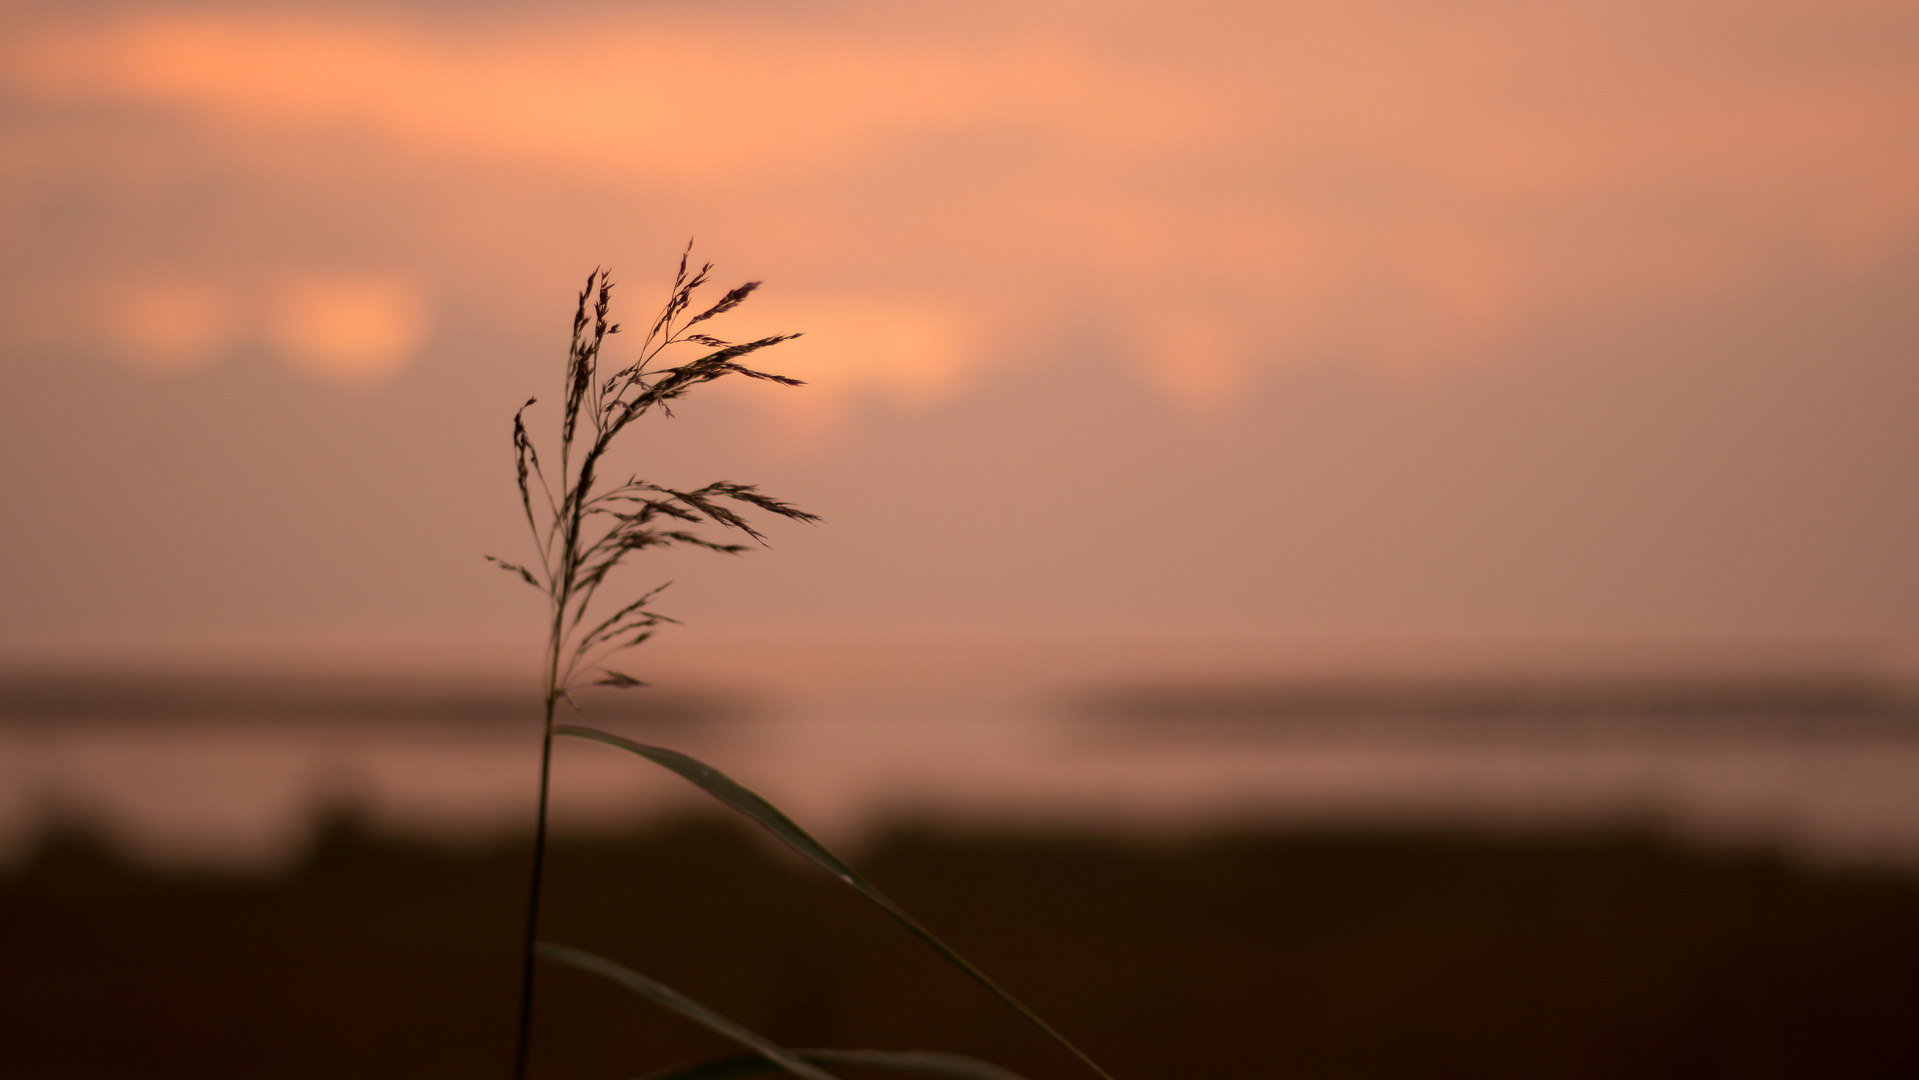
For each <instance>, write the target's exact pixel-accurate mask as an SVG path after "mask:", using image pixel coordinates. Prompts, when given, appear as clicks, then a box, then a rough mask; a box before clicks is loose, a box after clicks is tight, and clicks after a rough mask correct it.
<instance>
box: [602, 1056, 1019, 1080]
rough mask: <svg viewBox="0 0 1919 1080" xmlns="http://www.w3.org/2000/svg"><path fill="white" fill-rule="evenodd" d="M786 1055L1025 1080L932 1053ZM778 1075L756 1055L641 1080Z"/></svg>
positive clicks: (952, 1076)
mask: <svg viewBox="0 0 1919 1080" xmlns="http://www.w3.org/2000/svg"><path fill="white" fill-rule="evenodd" d="M788 1053H790V1054H792V1055H793V1056H794V1057H797V1058H801V1059H803V1060H806V1061H810V1062H813V1063H815V1064H819V1065H865V1066H871V1067H873V1068H878V1069H896V1070H898V1071H900V1072H914V1073H920V1074H922V1075H925V1076H943V1077H947V1078H948V1080H1025V1078H1024V1077H1022V1076H1020V1075H1019V1074H1018V1073H1016V1072H1012V1071H1011V1070H1008V1069H1002V1068H1000V1067H999V1066H997V1065H994V1064H991V1063H989V1062H985V1061H981V1060H979V1059H978V1058H970V1057H966V1056H965V1055H963V1054H946V1053H941V1052H938V1051H934V1050H789V1051H788ZM778 1071H779V1069H778V1068H777V1067H776V1066H774V1065H773V1063H772V1062H770V1061H768V1060H766V1059H765V1058H763V1057H761V1056H760V1055H758V1054H734V1055H731V1056H729V1057H723V1058H710V1059H708V1060H706V1061H696V1062H693V1063H692V1064H689V1065H675V1066H673V1067H671V1068H667V1069H661V1070H659V1071H657V1072H651V1073H648V1074H646V1075H645V1076H644V1077H641V1078H640V1080H735V1078H736V1077H742V1076H765V1075H767V1074H769V1073H774V1072H778Z"/></svg>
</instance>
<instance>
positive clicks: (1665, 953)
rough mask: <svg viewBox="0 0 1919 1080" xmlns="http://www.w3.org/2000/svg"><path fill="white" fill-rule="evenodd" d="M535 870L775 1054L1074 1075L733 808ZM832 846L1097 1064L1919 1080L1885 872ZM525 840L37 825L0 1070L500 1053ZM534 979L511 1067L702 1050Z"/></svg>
mask: <svg viewBox="0 0 1919 1080" xmlns="http://www.w3.org/2000/svg"><path fill="white" fill-rule="evenodd" d="M552 857H553V862H552V864H551V866H552V877H551V879H550V880H551V888H552V890H553V891H552V893H551V894H550V899H549V911H550V919H549V922H548V924H547V928H546V936H547V937H549V938H551V939H553V940H558V941H562V942H567V943H570V944H575V945H580V946H583V947H587V948H594V949H598V950H601V951H604V952H606V953H607V954H609V955H611V956H613V957H615V958H616V959H619V960H622V961H623V962H627V963H630V964H632V965H634V966H636V967H639V968H641V969H642V970H646V971H647V972H648V973H650V974H652V975H654V976H655V977H657V978H659V979H661V980H663V981H665V982H667V983H669V984H670V985H673V986H675V987H677V988H678V989H681V990H682V991H685V992H687V993H689V994H692V995H694V996H695V997H697V998H700V999H702V1000H704V1001H706V1002H707V1003H708V1004H711V1005H713V1006H715V1007H718V1008H721V1009H722V1010H725V1011H728V1012H730V1013H732V1014H733V1015H735V1017H736V1018H737V1019H739V1020H741V1021H742V1022H745V1023H747V1024H748V1025H749V1026H754V1027H757V1028H759V1029H760V1030H762V1031H764V1032H765V1033H766V1034H767V1035H769V1036H771V1037H773V1038H775V1039H778V1040H780V1041H783V1042H785V1043H787V1044H788V1045H840V1046H879V1047H894V1048H905V1047H940V1048H950V1049H954V1050H960V1051H965V1052H971V1053H975V1054H978V1055H980V1056H983V1057H987V1058H989V1059H995V1060H1000V1061H1002V1062H1004V1063H1005V1064H1007V1065H1008V1066H1010V1067H1013V1068H1016V1069H1019V1070H1021V1071H1022V1072H1025V1073H1026V1074H1027V1075H1029V1076H1031V1077H1032V1078H1033V1080H1042V1078H1048V1077H1060V1078H1065V1077H1072V1076H1076V1075H1078V1074H1076V1073H1075V1072H1074V1070H1073V1066H1072V1063H1071V1062H1070V1061H1066V1060H1062V1059H1061V1058H1060V1056H1059V1055H1058V1054H1057V1053H1055V1052H1054V1051H1052V1050H1050V1049H1049V1048H1048V1047H1047V1046H1046V1045H1045V1044H1044V1043H1043V1042H1042V1041H1040V1040H1038V1039H1036V1038H1035V1037H1033V1036H1032V1035H1031V1034H1030V1033H1029V1032H1028V1031H1027V1030H1026V1029H1025V1028H1023V1027H1022V1025H1021V1024H1020V1023H1019V1022H1018V1021H1017V1020H1016V1019H1014V1018H1012V1017H1010V1016H1008V1015H1005V1014H1003V1013H1002V1012H1001V1011H1000V1009H998V1008H997V1007H996V1006H995V1005H994V1003H992V1002H991V1001H990V1000H986V999H985V997H984V995H983V994H980V993H978V992H976V990H975V988H973V987H971V985H970V984H968V983H966V982H965V981H964V980H962V979H960V978H958V977H957V976H954V975H953V974H952V973H951V972H950V971H948V970H946V969H945V968H944V967H942V965H941V964H940V962H939V961H937V959H935V958H933V957H932V956H931V955H930V954H928V953H926V951H925V950H924V949H923V947H921V946H920V945H918V943H916V942H915V941H913V940H911V939H910V938H909V937H908V936H906V935H905V934H904V933H902V932H900V931H899V929H898V928H897V927H896V926H894V925H893V924H891V923H890V922H888V921H887V920H885V919H884V918H883V917H881V916H879V915H877V913H876V912H873V911H871V910H869V909H868V908H867V907H866V906H865V905H864V903H863V902H862V901H860V900H859V898H858V897H856V896H854V895H852V894H851V893H850V891H848V890H845V889H844V888H843V887H841V886H839V885H838V884H837V883H836V882H834V881H832V880H831V879H828V878H825V877H824V876H823V875H820V874H818V873H816V872H812V871H811V870H809V869H808V868H806V867H803V866H799V865H797V864H795V863H794V862H793V861H792V860H790V859H788V858H786V857H785V856H784V855H783V853H781V852H779V851H777V850H774V849H772V848H771V847H770V845H769V844H768V843H767V842H765V841H764V839H763V838H761V837H759V836H757V835H749V834H747V833H746V832H744V831H742V829H740V828H738V827H736V826H734V825H732V824H731V823H727V822H716V821H711V820H706V819H696V820H689V821H684V822H681V823H679V824H676V825H673V826H671V827H666V828H662V829H659V830H656V831H652V832H648V833H645V834H640V835H634V836H630V837H626V838H621V839H616V838H608V839H602V840H596V841H589V840H579V839H574V840H568V841H564V842H562V843H560V844H559V845H558V847H557V849H556V850H555V851H554V853H553V856H552ZM859 862H860V864H861V866H862V869H864V870H866V871H868V872H869V873H870V874H871V876H872V877H873V878H874V879H875V880H876V881H877V882H878V883H879V884H880V885H881V887H883V888H886V889H888V890H889V891H891V892H892V893H894V894H895V896H896V898H897V899H898V900H900V901H901V902H902V903H904V904H905V905H906V906H907V907H908V908H909V909H912V910H914V911H915V912H916V913H918V914H919V915H920V916H921V917H922V918H923V919H925V921H927V922H928V923H929V924H931V925H932V926H933V927H935V928H936V929H937V930H938V931H940V932H941V933H942V934H944V935H946V936H947V937H948V938H949V940H951V941H952V942H953V943H954V944H955V945H956V946H958V947H960V948H961V949H962V950H963V951H966V952H968V953H969V954H972V955H973V957H974V959H975V960H977V961H978V962H979V963H981V964H982V966H984V967H986V968H987V969H988V970H989V971H992V972H993V973H994V974H995V975H996V976H997V977H998V978H1000V979H1001V980H1002V981H1003V982H1005V983H1006V984H1007V985H1008V986H1010V987H1012V988H1013V989H1014V990H1015V991H1016V992H1018V993H1020V994H1022V996H1024V997H1026V998H1027V999H1028V1000H1029V1001H1030V1002H1031V1004H1033V1005H1034V1006H1035V1007H1037V1008H1039V1009H1040V1010H1041V1011H1042V1012H1043V1013H1045V1014H1046V1015H1048V1016H1049V1017H1050V1018H1051V1019H1052V1020H1053V1021H1054V1023H1055V1024H1057V1025H1058V1026H1059V1027H1060V1028H1061V1029H1062V1030H1064V1031H1066V1032H1067V1033H1068V1034H1069V1035H1070V1036H1072V1037H1073V1038H1074V1039H1075V1040H1076V1041H1078V1042H1080V1043H1081V1044H1082V1045H1083V1046H1085V1047H1086V1048H1087V1049H1088V1050H1089V1051H1090V1052H1092V1053H1093V1054H1094V1055H1095V1056H1096V1057H1098V1058H1099V1059H1101V1060H1102V1062H1103V1063H1104V1064H1106V1066H1107V1068H1108V1069H1109V1070H1111V1071H1112V1072H1113V1073H1114V1075H1116V1076H1120V1077H1124V1078H1128V1080H1152V1078H1165V1080H1173V1078H1175V1077H1194V1076H1288V1077H1292V1076H1298V1077H1335V1076H1337V1077H1375V1076H1378V1077H1385V1076H1395V1077H1403V1076H1408V1075H1417V1076H1422V1077H1435V1076H1440V1077H1448V1076H1458V1077H1468V1076H1471V1077H1478V1078H1498V1077H1507V1076H1511V1077H1541V1076H1573V1077H1635V1078H1640V1077H1665V1076H1671V1077H1687V1078H1707V1077H1718V1076H1725V1077H1734V1076H1738V1077H1751V1076H1807V1077H1811V1076H1847V1077H1875V1076H1886V1077H1892V1076H1910V1075H1919V1029H1916V1028H1915V1026H1914V1025H1913V1024H1912V1023H1911V1017H1912V1016H1914V1015H1919V878H1915V877H1914V876H1913V875H1910V874H1901V873H1897V872H1892V871H1844V872H1815V871H1813V870H1809V869H1807V868H1804V867H1800V866H1795V865H1793V864H1791V863H1788V862H1786V861H1784V860H1783V859H1780V858H1777V857H1773V856H1769V855H1762V854H1753V853H1747V854H1738V853H1732V854H1727V853H1710V854H1708V853H1701V852H1697V851H1692V850H1689V849H1685V848H1682V847H1680V846H1677V845H1675V844H1672V843H1669V842H1665V841H1661V840H1658V839H1654V838H1651V837H1648V836H1645V835H1637V834H1628V833H1616V832H1615V833H1595V834H1569V835H1558V836H1552V835H1538V836H1528V837H1520V836H1511V835H1507V836H1500V837H1495V836H1488V835H1472V834H1465V833H1413V832H1346V833H1311V832H1247V833H1238V834H1230V835H1218V836H1214V837H1211V838H1207V839H1200V840H1193V841H1187V842H1180V843H1148V842H1137V843H1128V842H1122V841H1116V840H1111V839H1099V840H1095V839H1089V838H1084V837H1080V838H1075V837H1070V836H1039V835H1017V834H993V835H983V834H961V833H952V832H910V833H897V834H895V835H893V836H892V837H891V838H890V839H887V840H885V841H884V842H882V843H880V844H878V845H877V846H876V847H874V848H872V849H871V850H869V851H868V852H867V853H866V854H865V855H864V856H862V857H861V858H860V860H859ZM524 864H525V852H524V851H523V850H522V849H521V846H520V845H518V844H511V843H502V844H497V845H493V846H488V847H477V848H471V849H466V850H456V849H450V848H440V847H433V846H430V845H424V844H417V843H409V842H402V841H395V840H391V839H382V838H377V837H374V836H371V835H369V834H367V833H366V832H364V831H363V830H360V829H358V828H356V827H353V826H352V825H351V824H350V823H336V825H335V826H333V827H332V828H331V829H329V830H328V832H327V833H326V834H325V836H324V837H323V839H322V841H321V842H320V843H319V845H318V846H317V847H316V848H315V849H314V850H313V851H312V853H311V854H310V856H309V857H308V858H307V859H306V860H305V861H304V862H302V863H301V864H299V865H298V866H297V867H295V868H293V869H292V870H290V871H288V872H286V873H284V874H281V875H278V876H272V877H232V876H218V875H211V874H205V873H185V872H174V873H162V872H149V871H143V870H140V869H137V868H135V867H132V866H130V865H128V864H126V863H124V862H122V861H121V860H119V859H118V858H116V857H114V856H112V855H111V854H109V853H108V852H107V851H106V850H105V849H104V848H102V847H101V846H100V845H98V844H96V843H94V842H92V841H91V840H89V839H88V838H86V837H84V836H76V835H73V834H67V835H64V836H60V837H55V838H52V839H50V840H49V841H48V842H46V843H45V844H43V845H42V847H41V849H40V851H39V852H38V854H37V855H36V856H35V857H34V858H32V859H31V860H30V861H28V862H27V863H24V864H21V865H19V866H16V867H15V868H14V869H13V870H12V871H11V872H9V873H7V874H5V875H4V876H0V927H4V928H5V929H4V930H0V936H3V937H4V939H5V944H4V948H0V955H4V956H5V957H6V958H7V962H6V964H5V972H4V975H0V1017H3V1018H4V1028H5V1030H6V1031H7V1037H6V1038H5V1039H3V1040H0V1073H4V1074H5V1075H9V1076H21V1077H36V1078H74V1080H78V1078H82V1077H89V1078H90V1077H106V1076H123V1075H139V1076H146V1077H170V1076H180V1077H187V1076H191V1077H194V1078H196V1080H221V1078H226V1077H232V1078H235V1080H238V1078H240V1077H253V1076H261V1075H273V1076H279V1077H308V1076H311V1077H316V1078H317V1077H321V1076H329V1077H337V1076H343V1075H351V1076H355V1077H367V1078H378V1077H386V1076H393V1077H400V1076H408V1077H420V1076H490V1075H503V1070H504V1068H505V1065H504V1062H505V1060H506V1055H507V1053H508V1042H509V1039H510V1029H511V1024H510V1022H509V1021H510V1018H511V1013H512V1000H511V998H512V989H513V982H514V980H513V977H512V976H513V963H514V929H515V927H514V923H515V920H516V918H517V916H518V912H519V903H520V900H521V889H522V887H523V879H524V873H525V865H524ZM542 977H543V979H544V982H543V984H542V986H543V990H542V993H543V996H542V998H541V1012H540V1020H539V1025H540V1026H539V1036H538V1046H539V1049H538V1051H537V1055H538V1061H537V1070H536V1071H537V1074H538V1075H543V1076H548V1077H562V1076H564V1077H573V1078H592V1077H605V1078H607V1080H622V1078H626V1077H631V1076H635V1075H639V1074H641V1073H644V1072H646V1071H648V1070H649V1069H652V1068H655V1067H658V1066H661V1065H665V1064H669V1063H671V1062H673V1061H676V1060H683V1059H686V1058H691V1057H697V1056H701V1055H704V1054H711V1053H719V1052H723V1051H724V1050H725V1047H723V1046H722V1045H720V1044H719V1043H718V1042H717V1041H715V1040H714V1039H713V1038H712V1037H709V1036H707V1035H706V1034H705V1033H703V1032H701V1031H699V1030H698V1029H694V1028H691V1026H690V1025H688V1024H687V1023H685V1022H684V1021H681V1020H679V1019H677V1018H673V1017H669V1016H663V1015H660V1014H659V1013H657V1012H655V1011H653V1010H652V1009H651V1008H650V1007H649V1006H647V1005H646V1004H645V1003H643V1002H641V1001H639V1000H638V999H636V998H632V997H630V996H629V995H627V994H626V993H625V992H624V991H621V990H619V989H618V988H616V987H613V986H611V985H610V984H601V983H598V982H596V981H594V980H592V979H591V978H590V977H587V976H584V975H578V974H575V973H571V972H564V971H549V972H547V973H544V974H543V976H542ZM846 1075H847V1076H848V1077H852V1076H854V1075H856V1074H855V1073H854V1072H853V1071H852V1070H848V1071H847V1073H846ZM875 1075H877V1074H875Z"/></svg>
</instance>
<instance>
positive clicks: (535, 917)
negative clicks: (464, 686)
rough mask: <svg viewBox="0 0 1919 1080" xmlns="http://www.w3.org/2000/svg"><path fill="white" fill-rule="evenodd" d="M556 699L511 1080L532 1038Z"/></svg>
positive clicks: (546, 743) (549, 712)
mask: <svg viewBox="0 0 1919 1080" xmlns="http://www.w3.org/2000/svg"><path fill="white" fill-rule="evenodd" d="M555 701H556V695H554V694H552V693H548V694H547V696H546V732H545V735H544V737H543V739H542V741H541V745H540V812H539V816H538V818H537V821H538V823H537V824H536V825H535V826H534V828H533V883H532V886H531V887H530V888H529V890H528V895H527V901H526V939H525V942H524V945H523V949H522V954H521V969H520V1034H519V1040H518V1042H517V1044H516V1046H515V1049H514V1052H513V1080H526V1065H527V1054H528V1051H529V1050H530V1049H531V1048H532V1038H533V966H534V955H533V950H534V946H535V945H536V944H538V941H539V933H540V884H541V882H542V881H543V880H544V879H545V869H546V805H547V789H548V787H549V784H550V781H551V779H552V776H553V706H554V704H555Z"/></svg>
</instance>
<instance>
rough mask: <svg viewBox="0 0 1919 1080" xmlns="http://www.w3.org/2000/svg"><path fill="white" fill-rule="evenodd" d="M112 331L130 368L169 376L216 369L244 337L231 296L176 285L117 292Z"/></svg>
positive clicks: (141, 285) (200, 285)
mask: <svg viewBox="0 0 1919 1080" xmlns="http://www.w3.org/2000/svg"><path fill="white" fill-rule="evenodd" d="M108 326H109V329H110V331H111V333H112V334H113V337H114V338H115V340H116V341H117V342H118V343H119V345H120V347H121V355H122V356H123V357H124V358H125V360H126V361H127V363H128V364H130V365H131V366H133V367H136V368H140V369H143V370H147V371H154V372H160V373H165V374H173V373H178V372H185V371H193V370H196V369H199V368H203V367H205V366H207V365H208V364H211V363H213V362H214V361H215V360H218V359H219V358H220V355H221V354H222V353H224V352H225V351H226V350H227V349H228V348H230V347H231V346H232V345H233V344H234V342H235V341H237V340H238V339H239V337H240V335H241V332H242V324H241V319H240V313H239V310H238V307H237V305H236V304H235V303H234V301H233V297H232V296H231V295H229V293H228V292H227V290H225V289H222V288H220V287H219V286H216V285H211V284H208V283H205V282H195V281H183V280H172V279H161V280H154V281H143V282H136V283H133V284H129V285H125V286H122V287H121V288H119V289H117V290H114V293H113V297H112V301H111V307H110V309H109V322H108Z"/></svg>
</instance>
